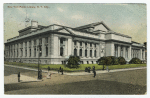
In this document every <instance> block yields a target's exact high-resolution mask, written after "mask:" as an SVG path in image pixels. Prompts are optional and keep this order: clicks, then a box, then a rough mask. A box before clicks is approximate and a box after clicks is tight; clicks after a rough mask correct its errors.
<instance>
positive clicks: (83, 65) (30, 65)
mask: <svg viewBox="0 0 150 98" xmlns="http://www.w3.org/2000/svg"><path fill="white" fill-rule="evenodd" d="M4 63H5V64H8V65H17V66H24V67H31V68H37V67H38V64H27V63H19V62H4ZM48 66H49V67H50V68H51V69H52V70H58V69H59V68H60V67H61V68H63V70H64V71H70V72H71V71H84V70H85V68H86V67H91V68H92V67H93V66H95V69H96V70H102V69H103V65H98V64H81V65H79V68H68V67H66V66H65V65H61V64H58V65H56V64H55V65H53V64H52V65H40V68H42V69H47V68H48ZM145 66H147V65H146V64H126V65H111V66H109V67H108V68H109V69H110V70H111V69H122V68H134V67H145ZM105 69H106V66H105Z"/></svg>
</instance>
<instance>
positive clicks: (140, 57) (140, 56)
mask: <svg viewBox="0 0 150 98" xmlns="http://www.w3.org/2000/svg"><path fill="white" fill-rule="evenodd" d="M139 54H140V55H139V59H140V60H142V59H143V58H142V49H140V52H139Z"/></svg>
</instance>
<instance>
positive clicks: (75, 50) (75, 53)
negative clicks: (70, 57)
mask: <svg viewBox="0 0 150 98" xmlns="http://www.w3.org/2000/svg"><path fill="white" fill-rule="evenodd" d="M74 56H77V49H76V48H75V49H74Z"/></svg>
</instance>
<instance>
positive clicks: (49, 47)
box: [48, 36, 51, 57]
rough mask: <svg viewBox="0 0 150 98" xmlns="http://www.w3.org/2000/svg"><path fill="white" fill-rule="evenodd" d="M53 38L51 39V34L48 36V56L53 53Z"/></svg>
mask: <svg viewBox="0 0 150 98" xmlns="http://www.w3.org/2000/svg"><path fill="white" fill-rule="evenodd" d="M50 50H51V39H50V36H49V37H48V57H50V55H51V51H50Z"/></svg>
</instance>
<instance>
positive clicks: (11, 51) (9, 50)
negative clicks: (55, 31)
mask: <svg viewBox="0 0 150 98" xmlns="http://www.w3.org/2000/svg"><path fill="white" fill-rule="evenodd" d="M48 39H49V37H48ZM35 40H36V45H34V40H30V41H31V46H30V45H29V41H26V42H27V46H26V45H25V43H26V42H22V43H17V44H14V45H9V46H6V47H7V49H6V51H7V52H6V53H7V54H6V55H7V56H6V57H10V58H20V57H21V58H26V57H35V58H38V56H39V47H38V45H39V39H35ZM49 45H50V44H48V43H47V44H46V43H45V38H42V44H41V48H42V56H41V57H46V47H48V55H49V52H50V50H49V49H50V46H49ZM30 49H31V56H30ZM35 49H36V52H35ZM17 50H18V56H17ZM21 50H22V52H23V53H21ZM26 50H27V55H26ZM14 53H15V54H14ZM34 53H36V56H35V54H34Z"/></svg>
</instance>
